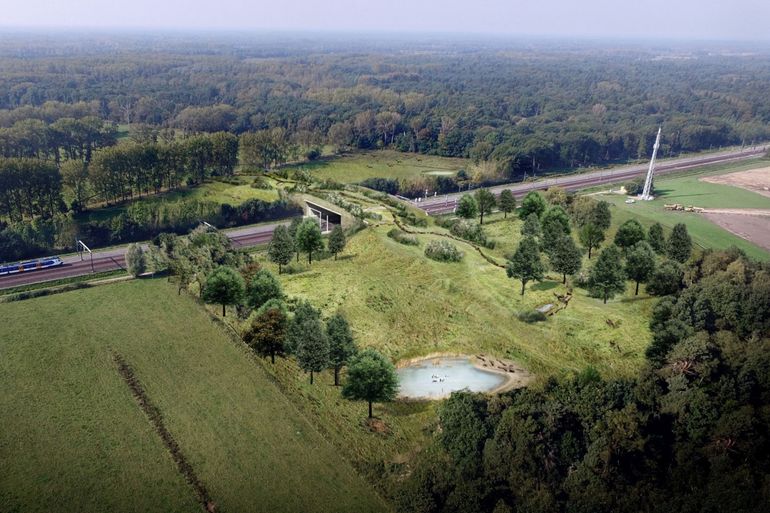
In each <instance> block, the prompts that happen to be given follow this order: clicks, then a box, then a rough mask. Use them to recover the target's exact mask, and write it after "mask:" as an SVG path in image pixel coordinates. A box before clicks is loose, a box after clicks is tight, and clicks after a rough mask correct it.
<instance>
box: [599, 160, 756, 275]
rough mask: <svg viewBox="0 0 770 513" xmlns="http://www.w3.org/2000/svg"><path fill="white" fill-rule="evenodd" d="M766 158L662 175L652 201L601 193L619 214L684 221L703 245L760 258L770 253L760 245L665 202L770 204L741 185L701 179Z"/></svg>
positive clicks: (667, 223)
mask: <svg viewBox="0 0 770 513" xmlns="http://www.w3.org/2000/svg"><path fill="white" fill-rule="evenodd" d="M764 165H766V164H765V163H764V161H760V162H756V161H754V162H751V163H748V164H741V165H739V166H731V167H720V168H715V169H714V168H711V169H709V168H705V169H702V170H698V171H694V172H690V173H687V174H685V175H679V174H678V175H673V176H662V177H660V178H656V179H655V194H656V198H655V199H654V200H653V201H637V202H636V203H632V204H626V203H625V200H626V196H623V195H615V194H609V195H602V196H601V198H602V199H606V200H607V201H609V202H610V203H612V204H613V205H615V206H616V207H617V210H618V212H619V216H621V217H623V216H627V217H629V218H630V217H635V218H637V219H639V221H640V222H642V224H645V225H649V224H652V223H654V222H659V223H661V224H662V225H663V226H664V227H667V228H669V229H670V228H673V226H674V225H675V224H676V223H685V224H686V225H687V229H688V231H689V232H690V234H691V235H692V237H693V240H694V241H695V242H696V243H697V244H699V245H700V246H701V247H711V248H716V249H720V248H726V247H728V246H732V245H734V246H737V247H739V248H741V249H743V250H744V251H745V252H746V253H747V254H748V255H749V256H751V257H753V258H756V259H760V260H768V259H770V253H768V252H767V251H765V250H764V249H762V248H760V247H759V246H757V245H755V244H752V243H751V242H749V241H746V240H744V239H742V238H740V237H738V236H737V235H734V234H732V233H730V232H728V231H727V230H724V229H722V228H720V227H719V226H717V225H716V224H714V223H712V222H711V221H709V220H708V219H707V218H706V217H705V216H703V215H700V214H694V213H688V212H677V211H670V210H665V209H664V208H663V205H664V204H668V203H680V204H683V205H694V206H696V207H704V208H762V209H768V208H770V198H769V197H766V196H762V195H760V194H757V193H755V192H751V191H748V190H745V189H741V188H739V187H732V186H728V185H721V184H715V183H709V182H705V181H702V180H700V178H701V177H703V176H713V175H717V174H723V173H728V172H731V171H738V170H746V169H752V168H755V167H763V166H764Z"/></svg>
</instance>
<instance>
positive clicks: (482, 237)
mask: <svg viewBox="0 0 770 513" xmlns="http://www.w3.org/2000/svg"><path fill="white" fill-rule="evenodd" d="M449 231H450V232H451V233H452V235H455V236H457V237H460V238H461V239H465V240H468V241H471V242H475V243H476V244H478V245H480V246H484V247H487V248H489V249H493V248H494V247H495V241H494V240H491V239H489V238H488V237H487V234H486V233H485V232H484V229H483V228H482V227H481V225H480V224H479V223H477V222H476V221H472V220H470V219H456V220H454V221H453V222H452V223H451V225H450V227H449Z"/></svg>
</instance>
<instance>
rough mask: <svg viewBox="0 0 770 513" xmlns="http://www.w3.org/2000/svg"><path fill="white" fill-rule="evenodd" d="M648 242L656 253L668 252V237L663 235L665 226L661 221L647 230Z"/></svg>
mask: <svg viewBox="0 0 770 513" xmlns="http://www.w3.org/2000/svg"><path fill="white" fill-rule="evenodd" d="M647 242H649V243H650V247H651V248H652V250H653V251H655V253H657V254H659V255H663V254H665V253H666V239H665V238H664V237H663V227H662V226H661V225H660V223H654V224H653V225H652V226H650V229H649V230H648V232H647Z"/></svg>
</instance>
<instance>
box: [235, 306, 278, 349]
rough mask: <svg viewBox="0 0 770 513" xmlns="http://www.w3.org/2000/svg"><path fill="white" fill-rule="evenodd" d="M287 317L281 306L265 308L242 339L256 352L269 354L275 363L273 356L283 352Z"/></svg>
mask: <svg viewBox="0 0 770 513" xmlns="http://www.w3.org/2000/svg"><path fill="white" fill-rule="evenodd" d="M286 329H287V319H286V313H284V311H283V310H282V309H281V308H278V307H273V308H267V309H265V310H263V311H262V312H259V313H258V314H257V316H256V317H255V318H254V320H253V321H252V323H251V326H249V328H248V329H247V330H246V332H245V333H244V334H243V341H244V342H246V344H248V345H249V347H251V348H252V349H253V350H254V351H255V352H256V353H258V354H260V355H262V356H270V361H271V362H272V363H275V357H276V355H278V356H283V355H284V354H285V341H286Z"/></svg>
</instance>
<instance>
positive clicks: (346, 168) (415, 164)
mask: <svg viewBox="0 0 770 513" xmlns="http://www.w3.org/2000/svg"><path fill="white" fill-rule="evenodd" d="M469 164H470V161H468V160H466V159H460V158H449V157H437V156H434V155H420V154H416V153H402V152H399V151H394V150H379V151H361V152H355V153H351V154H348V155H343V156H340V157H332V158H328V159H323V160H318V161H316V162H308V163H305V164H297V165H291V166H286V168H285V169H288V171H289V173H291V172H292V171H293V170H294V169H306V170H309V171H310V173H311V174H312V176H313V179H315V180H334V181H337V182H342V183H358V182H361V181H362V180H365V179H367V178H396V179H402V178H403V179H413V178H420V177H421V176H430V175H444V176H453V175H454V174H455V173H457V172H458V171H459V170H460V169H467V167H468V165H469Z"/></svg>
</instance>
